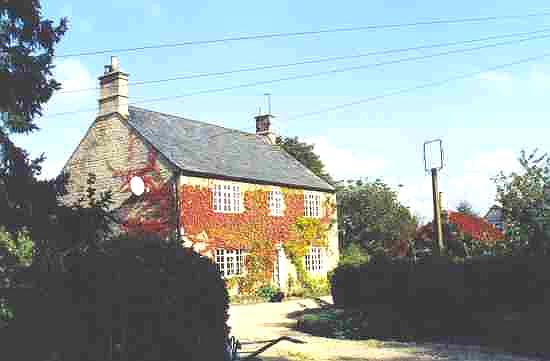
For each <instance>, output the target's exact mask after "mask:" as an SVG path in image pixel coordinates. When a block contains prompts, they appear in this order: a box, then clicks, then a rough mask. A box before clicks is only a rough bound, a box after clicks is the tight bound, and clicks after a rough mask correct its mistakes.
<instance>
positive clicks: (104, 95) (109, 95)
mask: <svg viewBox="0 0 550 361" xmlns="http://www.w3.org/2000/svg"><path fill="white" fill-rule="evenodd" d="M99 86H100V91H99V114H98V116H99V117H102V116H106V115H109V114H113V113H118V114H120V115H122V116H124V117H128V74H126V73H123V72H122V71H121V70H120V68H119V64H118V58H117V57H116V56H112V57H111V65H105V71H104V73H103V75H102V76H100V77H99Z"/></svg>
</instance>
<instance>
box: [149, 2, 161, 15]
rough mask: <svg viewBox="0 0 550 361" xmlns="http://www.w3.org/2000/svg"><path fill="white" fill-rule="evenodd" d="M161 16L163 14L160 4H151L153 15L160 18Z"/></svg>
mask: <svg viewBox="0 0 550 361" xmlns="http://www.w3.org/2000/svg"><path fill="white" fill-rule="evenodd" d="M160 14H161V8H160V4H159V3H158V2H153V3H152V4H151V15H152V16H155V17H158V16H160Z"/></svg>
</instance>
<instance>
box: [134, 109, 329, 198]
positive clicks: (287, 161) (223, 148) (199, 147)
mask: <svg viewBox="0 0 550 361" xmlns="http://www.w3.org/2000/svg"><path fill="white" fill-rule="evenodd" d="M128 110H129V117H128V124H129V125H130V126H131V127H132V128H133V129H134V130H135V131H136V132H137V133H138V134H139V135H141V136H142V137H143V138H144V139H145V140H146V141H148V142H149V143H150V144H151V145H152V146H153V147H154V148H155V149H156V150H157V151H159V152H160V153H162V155H163V156H165V157H166V158H167V159H168V160H169V161H170V162H172V163H173V164H174V165H175V166H176V167H178V168H179V169H180V170H182V171H183V172H184V173H185V172H187V173H190V174H198V175H208V176H214V177H215V176H219V177H224V178H231V179H236V180H248V181H253V182H260V183H269V184H276V185H286V186H294V187H300V188H306V189H315V190H321V191H329V192H332V191H334V188H333V187H332V186H331V185H330V184H328V183H327V182H325V181H324V180H323V179H321V178H319V177H318V176H317V175H315V174H314V173H313V172H311V171H310V170H309V169H308V168H306V167H305V166H304V165H302V164H301V163H300V162H298V161H297V160H296V159H295V158H293V157H292V156H290V155H289V154H288V153H286V152H285V151H284V150H283V149H282V148H281V147H279V146H277V145H272V144H270V143H268V142H267V141H266V140H265V139H264V138H263V137H262V136H258V135H256V134H253V133H246V132H242V131H238V130H233V129H227V128H224V127H220V126H217V125H213V124H208V123H204V122H199V121H196V120H191V119H186V118H182V117H178V116H174V115H168V114H163V113H158V112H154V111H151V110H146V109H141V108H137V107H133V106H130V107H129V108H128Z"/></svg>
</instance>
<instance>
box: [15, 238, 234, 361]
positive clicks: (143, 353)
mask: <svg viewBox="0 0 550 361" xmlns="http://www.w3.org/2000/svg"><path fill="white" fill-rule="evenodd" d="M124 241H128V242H124ZM124 241H121V242H118V243H117V246H113V247H110V248H108V249H104V250H94V251H89V252H88V253H86V254H81V255H76V256H73V257H72V258H71V259H70V260H69V262H67V264H66V266H67V270H66V271H65V272H63V274H61V275H58V276H56V277H55V278H56V279H58V280H60V282H55V283H52V284H51V285H50V286H49V288H48V289H47V290H46V292H43V293H45V294H46V295H47V297H44V296H42V295H41V298H40V299H38V300H33V301H32V302H31V301H29V302H28V307H27V308H25V309H23V310H21V309H18V308H17V307H16V308H15V314H16V318H15V322H13V323H10V324H9V325H8V329H9V330H8V332H7V334H8V335H10V337H13V340H14V342H15V343H16V342H17V341H18V340H25V342H30V341H28V338H29V332H34V333H36V337H41V338H48V342H47V343H46V342H44V344H45V346H44V347H45V348H44V349H42V350H40V352H41V353H42V354H41V355H34V357H33V356H31V355H26V354H24V353H26V352H27V351H28V349H31V348H27V349H25V348H23V349H21V348H18V349H17V350H16V351H17V352H18V354H19V355H20V356H21V357H20V358H21V359H26V360H33V359H37V360H38V359H40V360H42V359H50V358H51V357H52V354H53V353H56V354H57V355H58V358H59V359H61V360H76V359H79V360H100V359H107V358H108V357H110V358H112V359H127V360H135V361H140V360H143V361H145V360H176V359H182V360H222V359H223V355H224V345H225V340H226V336H227V334H228V327H227V325H226V321H227V318H228V314H227V309H228V295H227V291H226V289H225V285H224V282H223V280H222V279H221V277H220V274H219V272H218V271H217V269H216V266H215V265H214V264H213V263H212V262H211V261H210V260H209V259H207V258H205V257H202V256H200V255H198V254H197V253H195V252H193V251H189V250H186V249H183V248H180V247H179V246H170V245H162V244H161V243H160V242H154V241H152V242H147V243H146V244H143V240H141V239H130V240H124ZM42 301H45V303H44V304H42V303H40V302H42ZM17 305H19V303H17ZM37 305H40V306H37ZM46 307H52V308H47V310H48V312H44V310H45V309H46ZM18 311H24V312H21V313H18ZM18 315H22V316H25V317H23V318H22V319H20V320H18ZM42 323H43V324H42ZM52 325H55V327H52ZM32 338H33V339H34V337H32ZM31 343H32V344H33V348H34V345H35V343H34V341H32V342H31ZM30 352H35V353H36V350H30ZM6 354H9V352H8V353H6ZM109 355H110V356H109Z"/></svg>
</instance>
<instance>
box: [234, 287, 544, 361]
mask: <svg viewBox="0 0 550 361" xmlns="http://www.w3.org/2000/svg"><path fill="white" fill-rule="evenodd" d="M323 299H324V300H325V301H327V302H331V298H330V297H325V298H323ZM317 307H319V305H318V304H317V302H315V301H314V300H309V299H308V300H294V301H286V302H282V303H260V304H254V305H232V306H231V307H230V310H229V314H230V318H229V325H230V326H231V327H232V329H231V334H232V335H234V336H235V337H237V338H238V339H239V341H241V343H242V344H243V349H242V350H241V357H244V356H246V355H247V354H250V352H252V351H254V350H257V349H259V348H260V347H262V346H264V345H265V344H266V341H268V340H273V339H276V338H279V337H281V336H290V337H293V338H296V339H299V340H302V341H305V342H306V343H305V344H294V343H290V342H288V341H282V342H280V343H278V344H276V345H275V346H273V347H272V348H270V349H268V350H267V351H265V352H264V353H262V354H261V355H260V359H261V360H263V361H309V360H330V361H333V360H338V361H363V360H387V361H398V360H403V361H413V360H448V361H451V360H456V361H466V360H468V361H482V360H483V361H489V360H491V361H508V360H510V361H512V360H514V361H534V360H541V359H538V358H529V357H520V356H518V355H512V354H507V353H497V352H492V351H488V350H484V349H482V348H480V347H473V346H454V345H439V344H414V343H400V342H376V341H373V340H367V341H352V340H337V339H329V338H323V337H315V336H311V335H308V334H305V333H302V332H298V331H296V330H294V329H293V327H294V325H295V324H296V320H295V319H292V318H289V316H288V315H289V314H291V313H292V312H296V311H302V310H304V309H306V308H317Z"/></svg>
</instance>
